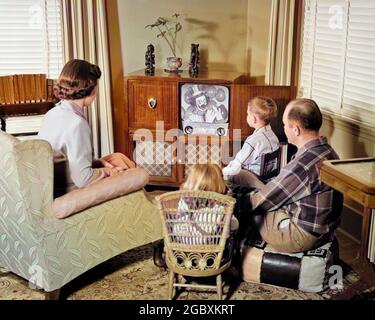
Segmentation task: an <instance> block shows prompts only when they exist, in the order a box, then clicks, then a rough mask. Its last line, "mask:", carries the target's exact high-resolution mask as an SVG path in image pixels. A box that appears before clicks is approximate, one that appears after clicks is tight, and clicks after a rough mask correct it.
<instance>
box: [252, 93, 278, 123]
mask: <svg viewBox="0 0 375 320" xmlns="http://www.w3.org/2000/svg"><path fill="white" fill-rule="evenodd" d="M248 108H249V110H250V111H251V112H253V113H255V114H256V115H257V116H258V117H259V119H260V120H262V121H263V122H264V123H265V124H269V123H270V122H271V120H272V119H273V118H276V117H277V105H276V103H275V101H273V100H272V99H271V98H268V97H263V96H259V97H255V98H253V99H251V100H250V101H249V104H248Z"/></svg>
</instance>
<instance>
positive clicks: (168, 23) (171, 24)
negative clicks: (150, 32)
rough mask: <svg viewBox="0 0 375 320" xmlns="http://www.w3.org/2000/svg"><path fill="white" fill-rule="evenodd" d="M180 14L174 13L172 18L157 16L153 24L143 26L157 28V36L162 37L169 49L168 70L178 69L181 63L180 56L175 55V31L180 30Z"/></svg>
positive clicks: (175, 70)
mask: <svg viewBox="0 0 375 320" xmlns="http://www.w3.org/2000/svg"><path fill="white" fill-rule="evenodd" d="M179 17H180V15H179V14H178V13H175V14H174V15H172V18H171V19H169V18H164V17H159V18H157V19H156V21H155V22H154V23H153V24H149V25H147V26H145V28H150V29H152V28H157V29H158V34H157V36H156V37H157V38H160V37H162V38H163V39H164V40H165V41H166V42H167V44H168V46H169V48H170V49H171V52H172V56H171V57H167V65H168V67H169V70H168V71H170V72H178V69H179V68H180V67H181V65H182V60H181V58H179V57H177V55H176V43H177V33H178V32H179V31H181V29H182V25H181V23H180V22H179Z"/></svg>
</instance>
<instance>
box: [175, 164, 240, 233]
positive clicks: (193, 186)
mask: <svg viewBox="0 0 375 320" xmlns="http://www.w3.org/2000/svg"><path fill="white" fill-rule="evenodd" d="M181 190H192V191H198V190H201V191H212V192H217V193H221V194H226V192H227V186H226V184H225V182H224V178H223V174H222V172H221V168H220V167H219V165H217V164H194V165H193V166H192V167H191V169H190V173H189V176H188V178H187V180H186V181H185V183H184V184H182V185H181ZM187 207H188V205H187V204H186V203H185V202H184V200H183V199H182V200H180V203H179V209H180V210H184V209H185V208H186V209H188V208H187ZM207 219H209V217H207ZM238 226H239V223H238V220H237V218H236V217H235V216H234V215H232V219H231V224H230V232H231V234H232V233H234V232H235V231H236V230H237V229H238ZM210 227H211V226H210V225H208V226H207V225H206V226H205V228H204V230H200V232H201V233H202V235H204V234H211V233H213V232H214V230H211V229H212V227H211V228H210ZM195 231H197V234H198V235H199V230H195ZM176 232H178V225H177V226H176ZM229 236H230V235H227V237H229Z"/></svg>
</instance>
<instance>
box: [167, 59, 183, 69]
mask: <svg viewBox="0 0 375 320" xmlns="http://www.w3.org/2000/svg"><path fill="white" fill-rule="evenodd" d="M167 66H168V69H167V70H166V71H168V72H180V70H179V68H180V67H181V66H182V59H181V58H177V57H168V58H167Z"/></svg>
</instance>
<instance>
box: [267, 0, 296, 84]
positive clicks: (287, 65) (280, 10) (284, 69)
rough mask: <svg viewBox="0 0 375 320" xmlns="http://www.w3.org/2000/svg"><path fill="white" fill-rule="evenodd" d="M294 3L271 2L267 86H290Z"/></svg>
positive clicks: (285, 1)
mask: <svg viewBox="0 0 375 320" xmlns="http://www.w3.org/2000/svg"><path fill="white" fill-rule="evenodd" d="M295 1H296V0H272V9H271V19H270V33H269V41H268V47H269V49H268V58H267V65H266V84H268V85H290V82H291V73H292V56H293V24H294V10H295V6H296V3H295ZM297 1H300V0H297Z"/></svg>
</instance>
